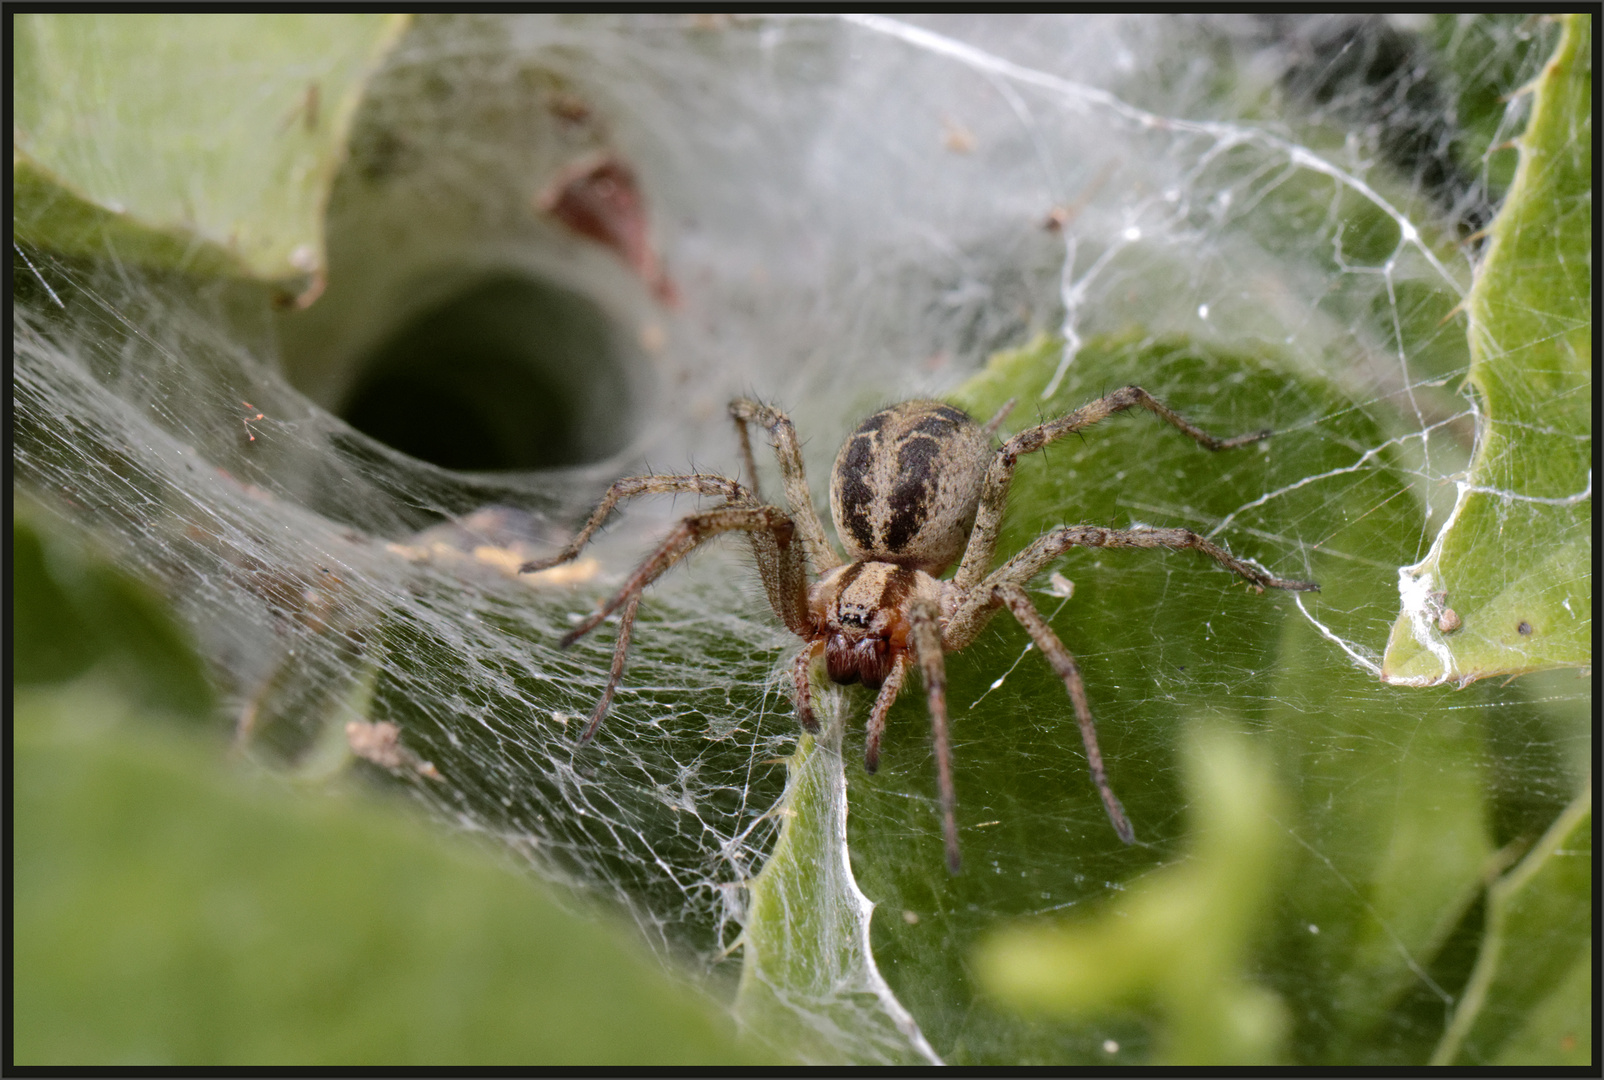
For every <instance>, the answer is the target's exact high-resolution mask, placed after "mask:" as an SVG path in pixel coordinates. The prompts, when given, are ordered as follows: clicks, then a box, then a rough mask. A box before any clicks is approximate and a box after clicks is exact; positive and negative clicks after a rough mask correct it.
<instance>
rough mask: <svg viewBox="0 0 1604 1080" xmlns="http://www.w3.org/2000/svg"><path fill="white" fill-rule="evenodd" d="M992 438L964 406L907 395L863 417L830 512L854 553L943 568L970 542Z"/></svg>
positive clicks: (839, 461)
mask: <svg viewBox="0 0 1604 1080" xmlns="http://www.w3.org/2000/svg"><path fill="white" fill-rule="evenodd" d="M991 456H992V455H991V441H990V437H989V436H988V435H987V434H986V432H985V431H983V430H982V429H981V427H980V426H979V425H978V424H976V423H975V422H974V420H972V419H970V417H969V415H968V414H967V413H965V412H964V411H963V410H961V409H955V408H953V407H952V406H951V405H944V404H942V403H941V402H939V401H905V402H903V403H902V404H900V405H893V406H891V407H890V408H889V409H882V410H880V411H879V412H877V413H875V414H874V415H873V416H871V417H869V418H868V419H867V420H865V421H864V422H863V423H862V424H859V425H858V428H857V430H856V431H854V432H853V433H852V434H851V435H850V436H848V437H847V441H846V442H845V443H844V444H842V446H841V452H840V453H839V454H837V455H836V459H835V468H834V469H833V470H832V471H831V474H830V514H831V516H832V517H834V518H835V527H836V532H837V533H838V534H839V535H840V537H841V543H842V545H843V546H845V547H846V549H847V551H848V553H849V554H851V556H852V557H853V558H854V559H858V560H874V561H877V562H886V563H894V564H896V565H898V566H906V567H912V568H914V569H918V570H923V571H925V572H927V573H932V574H939V573H940V572H941V571H942V570H943V569H945V568H946V567H947V566H949V565H951V563H952V561H953V560H954V559H956V558H957V557H958V554H959V553H960V552H961V551H962V550H963V546H964V542H965V541H967V540H968V539H969V530H970V528H971V527H973V525H974V523H975V508H976V506H977V505H978V504H979V501H980V492H981V488H982V486H983V484H984V483H985V479H986V467H987V466H988V465H989V464H990V463H991Z"/></svg>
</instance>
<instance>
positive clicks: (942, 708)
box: [876, 601, 961, 874]
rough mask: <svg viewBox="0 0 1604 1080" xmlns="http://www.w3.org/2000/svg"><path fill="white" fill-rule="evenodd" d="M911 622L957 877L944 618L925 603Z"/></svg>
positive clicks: (944, 829)
mask: <svg viewBox="0 0 1604 1080" xmlns="http://www.w3.org/2000/svg"><path fill="white" fill-rule="evenodd" d="M908 622H909V626H910V628H911V630H912V635H911V636H912V639H913V649H914V653H915V654H916V655H917V657H918V660H919V671H920V674H922V675H923V676H924V681H925V698H926V699H927V700H928V702H929V706H930V732H931V735H932V736H934V738H935V743H936V791H937V793H938V794H939V795H940V796H941V833H942V836H943V837H944V838H945V840H946V843H947V869H948V871H950V872H951V873H954V874H956V873H957V872H958V869H959V866H960V865H961V860H960V859H959V857H958V822H957V808H958V799H957V796H956V795H955V794H954V793H953V788H952V743H951V741H950V739H949V737H948V734H947V667H946V662H945V660H944V658H943V657H942V652H941V624H940V614H939V611H938V609H937V608H936V605H935V604H932V603H929V602H928V601H922V602H918V603H915V604H913V605H912V606H911V607H910V608H909V610H908ZM876 704H878V702H877V703H876Z"/></svg>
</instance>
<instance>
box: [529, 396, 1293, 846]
mask: <svg viewBox="0 0 1604 1080" xmlns="http://www.w3.org/2000/svg"><path fill="white" fill-rule="evenodd" d="M1010 404H1011V403H1010ZM1137 405H1139V406H1141V407H1142V408H1144V409H1147V410H1148V411H1149V412H1151V413H1153V414H1155V415H1156V416H1158V417H1160V418H1161V419H1163V420H1164V421H1165V422H1167V423H1169V424H1171V425H1172V426H1174V427H1176V428H1178V429H1179V430H1180V431H1182V432H1184V433H1185V434H1186V435H1188V436H1189V437H1190V438H1192V440H1193V441H1195V442H1197V443H1198V445H1200V446H1203V447H1205V448H1207V449H1209V450H1226V449H1231V448H1234V447H1238V446H1244V445H1247V444H1248V443H1252V442H1256V441H1258V440H1259V439H1263V438H1265V437H1267V436H1268V435H1270V432H1269V431H1268V430H1266V431H1256V432H1253V433H1252V434H1249V435H1240V436H1238V437H1236V438H1234V439H1216V438H1215V437H1214V436H1212V435H1210V434H1208V433H1207V432H1205V431H1202V430H1200V429H1199V428H1196V427H1193V426H1192V425H1191V424H1189V423H1187V422H1186V421H1185V420H1183V419H1182V418H1181V417H1180V416H1178V415H1177V414H1176V413H1175V412H1173V411H1172V410H1170V409H1169V408H1168V407H1167V406H1166V405H1164V404H1163V403H1162V402H1160V401H1158V400H1157V399H1156V398H1154V397H1153V396H1152V395H1151V394H1149V393H1148V392H1147V391H1145V390H1143V389H1141V388H1140V387H1136V386H1127V387H1124V388H1123V389H1120V390H1116V391H1114V392H1113V393H1112V394H1109V395H1107V396H1106V397H1103V398H1099V399H1098V400H1096V401H1094V402H1092V403H1090V404H1089V405H1084V406H1082V407H1081V408H1079V409H1076V410H1075V411H1074V412H1072V413H1069V414H1068V415H1066V416H1062V417H1059V418H1058V419H1057V420H1052V421H1049V422H1048V423H1045V424H1038V425H1036V426H1035V427H1032V428H1027V429H1026V430H1024V431H1021V432H1020V433H1019V434H1017V435H1015V436H1014V437H1013V438H1011V439H1009V440H1008V441H1007V442H1005V443H1003V445H1002V446H1001V447H1000V448H998V449H996V450H993V449H992V434H993V432H995V431H996V429H997V426H998V425H999V424H1001V423H1002V419H1003V417H1004V416H1005V415H1006V413H1007V411H1008V407H1007V406H1004V408H1003V410H1002V411H1001V412H999V413H998V414H997V415H996V416H995V417H993V418H992V419H991V421H990V422H989V423H987V424H986V425H985V426H984V427H981V426H980V425H978V424H976V423H975V422H974V420H973V419H971V418H970V417H969V416H968V414H966V413H964V412H962V411H961V410H959V409H955V408H953V407H952V406H951V405H943V404H942V403H941V402H939V401H908V402H904V403H902V404H901V405H893V406H891V407H890V408H888V409H882V410H881V411H879V412H877V413H875V414H874V415H873V416H871V417H869V418H868V419H867V420H865V421H864V422H863V423H862V424H860V425H858V429H857V430H856V431H854V432H853V433H852V434H851V435H850V436H849V437H848V438H847V441H846V443H845V445H843V446H842V447H841V452H840V453H839V454H837V455H836V459H835V468H834V470H833V471H832V472H831V474H830V514H831V517H832V518H833V519H834V521H835V526H836V534H837V535H838V536H839V537H840V539H841V543H842V544H843V545H844V546H845V547H846V549H847V554H848V555H849V556H850V558H851V560H852V561H850V562H843V561H842V559H841V557H840V556H839V555H837V554H836V552H835V550H834V549H833V548H831V547H830V544H829V542H828V541H826V539H825V536H824V526H823V524H822V523H821V522H820V520H819V515H818V513H817V512H816V511H815V510H814V507H813V497H812V494H811V493H810V492H809V490H808V484H807V478H806V476H805V475H804V473H803V470H802V453H801V448H800V446H799V444H798V442H797V437H796V429H795V428H794V427H792V425H791V421H790V419H789V418H788V417H787V416H786V415H785V414H784V413H782V412H780V411H779V410H777V409H773V408H770V407H769V406H767V405H762V404H759V403H758V402H755V401H747V400H745V399H741V400H737V401H732V402H731V403H730V416H731V417H732V418H733V419H734V421H735V429H736V434H737V436H738V437H739V439H740V444H741V459H742V462H743V464H744V465H745V467H746V472H747V475H748V476H750V477H752V478H753V479H752V483H751V485H750V486H749V487H748V486H743V485H741V484H739V483H737V482H736V481H734V480H730V479H727V478H726V477H723V476H715V475H709V474H704V473H696V474H693V475H686V476H635V477H630V478H628V479H625V480H620V481H618V482H617V483H615V484H613V486H612V487H610V488H608V490H607V494H606V495H605V496H603V497H602V500H601V503H600V504H599V505H598V506H597V507H596V510H595V512H594V513H592V514H591V515H590V520H589V521H587V522H586V523H585V527H584V528H583V529H581V530H580V531H579V532H578V533H577V534H576V535H575V536H574V538H573V540H572V541H570V542H569V544H568V546H567V547H565V548H563V550H562V551H561V552H559V553H558V554H556V555H554V556H552V557H551V558H549V559H539V560H536V561H533V562H528V563H525V564H524V566H523V572H525V573H527V572H530V571H534V570H544V569H547V568H549V567H552V566H556V565H558V564H560V563H564V562H567V561H568V560H570V559H572V558H574V557H575V556H576V555H578V554H579V552H580V549H581V548H583V547H584V546H585V543H586V542H587V541H588V540H589V539H590V538H591V536H592V535H594V534H595V532H596V530H597V529H598V528H599V527H600V526H601V523H602V521H603V520H605V519H606V517H607V515H608V514H609V513H611V512H612V509H613V507H614V506H616V505H617V504H618V503H619V501H621V500H623V499H627V498H631V497H633V496H636V495H648V494H659V493H674V492H690V493H695V494H698V495H716V496H721V497H723V499H724V502H723V503H722V504H721V505H719V506H717V507H714V508H713V509H711V510H707V511H704V512H702V513H697V514H690V515H688V516H686V517H684V518H682V519H681V520H680V522H679V524H678V525H677V526H675V528H674V531H673V532H671V533H670V534H669V535H668V538H667V539H665V540H664V541H663V542H662V544H660V545H659V546H658V548H657V550H656V551H655V552H654V553H653V554H652V556H651V557H650V558H648V559H647V560H646V561H645V562H643V563H641V565H640V566H639V567H638V568H637V569H636V570H635V573H634V574H633V575H631V576H630V579H629V580H628V581H627V582H625V584H624V587H623V588H622V589H620V590H619V591H618V593H617V594H616V595H615V596H613V597H612V598H611V599H610V600H608V601H607V602H606V603H605V604H603V605H602V606H601V608H600V609H599V610H597V611H596V612H595V613H594V614H592V615H591V616H590V617H589V618H587V619H585V620H584V621H583V622H582V623H580V624H579V625H578V626H576V627H575V628H574V629H573V630H571V631H570V632H569V633H568V634H567V635H566V636H564V638H563V639H562V644H563V646H564V647H567V646H569V645H571V644H573V643H574V642H575V641H576V640H578V639H579V638H580V637H582V636H583V635H585V634H587V633H589V632H590V631H591V630H593V629H595V628H596V626H597V625H598V624H600V623H601V621H602V620H603V619H605V618H607V616H609V615H611V614H612V613H613V612H614V611H617V610H618V609H619V608H623V616H622V619H621V620H620V622H619V627H618V642H617V644H616V645H615V646H614V649H613V666H612V672H611V674H610V675H609V676H608V678H607V687H606V689H605V690H603V691H602V696H601V701H600V702H598V703H597V705H596V711H595V713H594V714H593V715H592V716H591V718H590V723H589V724H588V725H587V726H586V727H585V731H584V734H582V735H581V736H580V738H579V741H580V743H581V744H583V743H585V742H587V741H589V740H590V738H591V737H592V736H593V735H595V734H596V729H597V727H598V726H599V725H600V724H601V722H602V718H603V717H604V716H606V715H607V709H608V706H609V705H610V704H611V703H612V700H613V692H614V691H615V690H616V689H617V687H618V682H619V679H620V677H621V676H622V675H623V672H624V656H625V654H626V653H627V652H628V650H629V636H630V631H631V630H632V629H633V627H634V623H635V614H636V611H637V610H638V609H639V606H640V596H641V591H642V590H643V589H645V588H646V586H647V585H650V584H651V583H652V582H653V581H655V580H656V579H657V578H658V577H659V576H660V575H661V574H662V573H663V572H664V571H666V570H667V569H668V568H669V567H671V566H673V565H674V564H675V563H677V562H679V561H680V560H681V559H682V558H684V557H685V556H686V555H687V554H689V553H690V552H691V550H692V549H693V548H695V547H696V546H697V545H699V544H701V543H702V542H703V541H705V540H707V539H709V538H711V537H714V536H717V535H719V534H720V533H726V532H744V533H746V534H747V535H748V537H749V538H750V540H751V543H752V550H753V553H754V554H755V555H756V557H757V564H758V570H759V572H760V574H761V576H762V579H763V586H764V588H765V589H766V590H767V592H768V597H769V603H770V604H771V605H772V606H773V608H774V612H775V614H776V615H778V616H779V617H780V620H781V621H782V622H784V623H785V625H786V628H787V629H789V630H790V631H791V632H792V633H793V634H795V635H797V637H799V638H801V639H802V640H803V641H804V642H806V645H805V646H804V647H803V649H802V651H801V652H800V653H799V654H798V655H797V657H796V660H795V661H794V662H793V663H792V665H791V685H792V688H793V692H794V695H795V699H796V711H797V719H798V720H800V721H801V723H802V726H803V727H804V728H806V729H807V730H808V731H817V730H818V729H819V724H818V720H817V719H816V718H815V716H814V711H813V696H812V690H811V687H810V680H811V676H812V671H813V666H814V664H815V662H816V661H817V660H818V658H819V656H820V654H821V653H822V654H823V656H824V666H825V671H826V672H827V673H828V674H829V676H830V678H831V679H832V680H833V681H835V682H837V683H842V684H851V683H855V682H861V683H863V684H864V685H865V686H867V687H869V688H871V689H878V690H879V695H878V696H877V697H876V698H875V702H874V708H873V709H872V710H871V711H870V713H869V727H868V738H867V747H866V758H865V762H864V765H865V768H866V769H867V770H868V771H869V772H871V773H872V772H874V771H875V768H876V767H877V766H878V764H879V760H880V738H881V735H882V734H883V733H884V732H885V724H886V713H887V712H888V711H889V710H890V708H891V703H892V702H893V701H895V700H896V698H897V694H898V693H899V692H901V690H902V683H903V679H904V678H905V677H906V676H907V672H908V667H909V665H910V663H913V664H917V665H918V667H919V671H920V674H921V676H922V677H923V680H924V687H925V696H926V698H927V699H928V701H929V708H930V725H931V728H932V730H933V733H934V736H935V744H936V777H937V785H938V789H939V792H940V797H941V824H942V832H943V835H944V837H945V840H946V847H947V866H948V868H949V869H950V870H951V871H952V872H953V873H957V872H958V866H959V858H958V829H957V825H956V819H955V808H956V800H955V798H954V796H953V787H952V750H951V747H950V745H949V741H948V736H947V693H946V675H945V663H944V660H943V656H944V654H945V653H948V652H953V651H956V650H958V649H962V648H964V647H966V646H968V645H969V644H970V643H971V642H973V641H974V640H975V638H976V637H977V636H978V635H979V633H980V631H981V629H982V628H983V627H984V626H985V625H986V623H987V622H988V621H990V619H991V617H992V615H994V614H996V612H997V610H998V609H999V608H1001V607H1004V606H1006V607H1007V608H1008V610H1009V611H1011V612H1012V613H1013V615H1014V618H1016V619H1018V620H1019V622H1020V624H1021V625H1022V626H1024V628H1025V629H1026V631H1028V632H1029V634H1030V636H1031V639H1032V640H1033V641H1035V643H1036V646H1037V648H1039V649H1040V650H1041V652H1042V655H1043V656H1044V657H1046V658H1047V662H1048V663H1049V664H1051V665H1052V667H1053V670H1054V671H1056V672H1057V673H1058V675H1059V677H1060V678H1062V679H1063V680H1064V686H1065V688H1066V689H1067V690H1068V691H1069V699H1070V701H1071V702H1072V703H1073V705H1074V708H1075V720H1076V721H1077V723H1079V725H1080V733H1081V739H1082V741H1083V742H1084V743H1085V746H1086V758H1087V761H1088V762H1089V763H1090V765H1091V771H1092V780H1093V781H1094V782H1095V783H1096V784H1097V790H1098V793H1099V794H1100V795H1101V796H1102V799H1103V805H1104V806H1105V807H1106V808H1107V809H1108V817H1109V820H1110V821H1112V822H1113V823H1114V830H1115V831H1116V832H1117V833H1119V837H1120V839H1121V840H1123V841H1125V842H1126V843H1127V844H1129V843H1132V842H1134V841H1135V839H1136V834H1135V831H1134V830H1133V829H1132V828H1131V824H1130V822H1129V821H1128V820H1127V819H1126V817H1125V811H1124V809H1123V808H1122V807H1121V806H1120V802H1119V799H1117V798H1116V797H1115V796H1114V792H1113V789H1112V788H1110V787H1109V784H1108V777H1107V776H1106V774H1105V773H1104V771H1103V757H1102V754H1101V753H1100V752H1099V751H1098V749H1097V731H1096V729H1095V728H1094V727H1093V725H1092V712H1091V707H1090V706H1089V705H1088V704H1087V702H1086V687H1085V684H1084V683H1083V682H1082V681H1081V676H1080V669H1079V668H1078V667H1077V666H1076V664H1075V658H1074V657H1073V656H1071V655H1070V653H1069V650H1068V649H1066V648H1064V645H1063V643H1062V642H1061V641H1059V640H1058V636H1057V635H1056V634H1054V633H1053V631H1052V629H1051V628H1050V627H1049V626H1048V625H1047V623H1046V621H1045V620H1044V619H1043V618H1042V617H1041V614H1040V613H1039V612H1037V610H1036V608H1035V606H1034V605H1033V604H1032V603H1031V602H1030V598H1029V596H1028V595H1026V593H1025V589H1024V585H1025V583H1026V582H1028V581H1029V580H1030V579H1031V578H1033V577H1035V576H1036V574H1037V573H1039V572H1040V571H1041V570H1042V569H1044V568H1045V567H1046V566H1047V565H1048V564H1049V563H1050V562H1052V561H1053V560H1054V559H1056V558H1058V557H1059V556H1060V555H1062V554H1063V553H1064V552H1066V551H1068V550H1069V549H1070V548H1072V547H1099V548H1176V549H1179V548H1192V549H1193V550H1195V551H1200V552H1202V553H1203V554H1204V555H1207V556H1208V557H1209V558H1211V559H1213V560H1214V561H1215V562H1217V563H1219V564H1220V565H1221V566H1223V567H1225V568H1226V569H1227V570H1230V571H1232V572H1234V573H1236V574H1239V575H1241V576H1242V577H1244V578H1246V579H1247V580H1248V581H1249V582H1250V583H1251V585H1252V586H1253V587H1254V588H1255V590H1256V591H1259V592H1262V591H1263V590H1264V589H1265V588H1272V589H1317V588H1319V586H1318V585H1315V584H1314V583H1313V582H1307V581H1284V580H1282V579H1281V578H1277V577H1272V576H1270V575H1269V574H1267V573H1266V572H1264V571H1263V570H1261V569H1259V568H1258V567H1256V566H1254V565H1252V564H1251V563H1247V562H1244V561H1243V560H1241V559H1238V558H1235V557H1234V556H1232V555H1231V554H1230V553H1229V552H1227V551H1225V550H1224V549H1223V548H1220V547H1216V546H1215V545H1214V544H1211V543H1209V542H1208V541H1207V540H1205V539H1203V538H1202V537H1201V536H1198V535H1197V534H1196V533H1194V532H1191V531H1189V530H1187V529H1157V528H1135V529H1105V528H1100V527H1098V526H1095V525H1061V526H1059V527H1058V528H1055V529H1051V530H1049V531H1048V532H1047V533H1046V534H1045V535H1043V536H1042V537H1040V538H1039V539H1037V540H1036V542H1035V543H1033V544H1031V545H1030V546H1029V547H1027V548H1025V550H1024V551H1021V552H1020V553H1019V554H1018V555H1015V556H1014V557H1013V558H1012V559H1009V560H1008V561H1007V562H1005V563H1004V564H1003V565H1002V566H1000V567H998V568H997V569H996V570H991V569H990V567H991V560H992V555H993V553H994V551H995V549H996V546H997V531H998V528H999V526H1000V525H1001V523H1002V516H1003V508H1004V506H1005V505H1006V503H1007V499H1008V485H1009V482H1010V481H1011V480H1012V479H1013V475H1014V464H1015V462H1016V461H1018V459H1019V456H1020V455H1021V454H1028V453H1030V452H1032V451H1034V450H1040V449H1041V448H1042V447H1044V446H1046V445H1047V444H1049V443H1051V442H1054V441H1055V440H1057V439H1061V438H1063V437H1064V436H1065V435H1068V434H1070V433H1071V432H1075V431H1080V430H1081V429H1083V428H1086V427H1090V426H1091V425H1092V424H1095V423H1097V422H1098V421H1099V420H1102V419H1105V418H1106V417H1108V416H1109V415H1110V414H1112V413H1116V412H1122V411H1124V410H1125V409H1129V408H1131V407H1133V406H1137ZM748 423H757V424H761V425H762V426H763V427H765V428H766V429H768V432H769V436H770V438H771V439H772V442H773V446H774V452H775V456H776V457H777V458H778V459H779V464H780V474H781V477H782V478H783V480H784V484H785V498H786V502H787V503H788V504H789V506H790V509H789V511H786V510H781V509H780V508H779V507H777V506H771V505H768V504H766V503H764V501H763V499H762V496H761V495H759V493H758V489H757V480H756V477H757V463H756V462H755V461H754V460H753V457H752V444H751V440H750V439H749V438H748V435H747V424H748ZM965 537H967V538H968V542H967V544H966V543H965ZM960 556H962V559H961V561H959V562H958V570H957V573H955V574H954V575H953V577H952V579H951V580H948V581H942V580H940V579H939V578H938V577H937V575H939V574H941V573H942V572H943V571H945V570H946V569H947V567H949V566H951V565H952V563H953V562H954V561H955V560H959V557H960ZM810 564H811V566H812V568H813V570H814V572H815V573H816V574H817V575H818V577H817V580H815V581H813V582H812V583H811V584H810V583H809V575H808V569H809V566H810Z"/></svg>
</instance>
